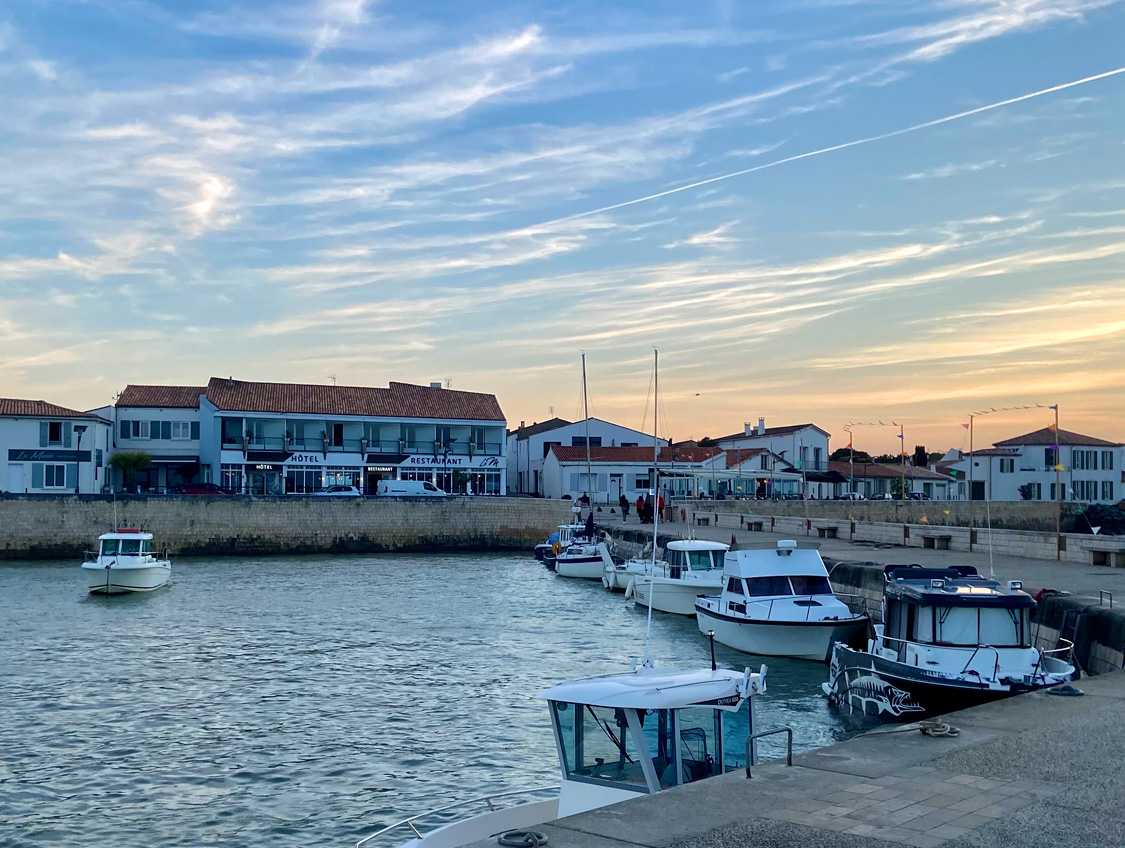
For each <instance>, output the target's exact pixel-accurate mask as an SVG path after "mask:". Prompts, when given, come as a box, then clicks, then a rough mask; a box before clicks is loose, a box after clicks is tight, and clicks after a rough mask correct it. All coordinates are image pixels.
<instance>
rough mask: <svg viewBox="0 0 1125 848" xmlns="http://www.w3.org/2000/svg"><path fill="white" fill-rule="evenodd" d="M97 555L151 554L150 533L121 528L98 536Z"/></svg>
mask: <svg viewBox="0 0 1125 848" xmlns="http://www.w3.org/2000/svg"><path fill="white" fill-rule="evenodd" d="M98 543H99V548H98V556H99V557H118V556H152V534H151V533H142V532H141V531H140V530H127V529H121V530H118V531H117V532H115V533H103V534H102V535H101V536H98Z"/></svg>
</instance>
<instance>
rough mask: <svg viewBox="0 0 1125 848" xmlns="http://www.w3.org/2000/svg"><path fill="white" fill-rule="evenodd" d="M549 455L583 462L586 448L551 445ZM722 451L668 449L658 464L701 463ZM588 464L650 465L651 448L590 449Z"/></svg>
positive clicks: (564, 460) (712, 449)
mask: <svg viewBox="0 0 1125 848" xmlns="http://www.w3.org/2000/svg"><path fill="white" fill-rule="evenodd" d="M551 453H553V454H554V455H555V459H557V460H558V461H559V462H564V463H565V462H585V461H586V448H585V447H584V446H583V445H552V446H551ZM720 453H722V451H721V450H720V449H719V448H669V447H662V448H661V449H660V458H659V462H660V464H661V465H671V464H672V463H673V462H682V463H685V464H690V463H696V462H703V461H704V460H705V459H709V458H710V457H712V456H715V455H716V454H720ZM590 462H606V463H626V464H627V463H648V464H649V465H651V464H652V447H651V446H649V447H646V446H644V445H641V446H639V447H635V448H634V447H630V448H620V447H591V448H590Z"/></svg>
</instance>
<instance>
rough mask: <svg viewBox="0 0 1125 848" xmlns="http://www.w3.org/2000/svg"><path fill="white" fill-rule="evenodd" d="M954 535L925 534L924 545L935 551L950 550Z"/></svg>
mask: <svg viewBox="0 0 1125 848" xmlns="http://www.w3.org/2000/svg"><path fill="white" fill-rule="evenodd" d="M952 538H953V537H952V536H923V537H922V547H923V548H930V549H931V550H935V551H948V550H949V542H950V540H951V539H952Z"/></svg>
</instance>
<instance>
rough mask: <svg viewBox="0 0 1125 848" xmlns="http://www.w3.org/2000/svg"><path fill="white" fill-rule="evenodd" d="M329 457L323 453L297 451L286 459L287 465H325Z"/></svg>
mask: <svg viewBox="0 0 1125 848" xmlns="http://www.w3.org/2000/svg"><path fill="white" fill-rule="evenodd" d="M325 462H327V458H326V457H325V456H324V454H322V453H295V454H293V455H292V456H290V457H289V459H287V460H285V463H286V464H287V465H324V464H325Z"/></svg>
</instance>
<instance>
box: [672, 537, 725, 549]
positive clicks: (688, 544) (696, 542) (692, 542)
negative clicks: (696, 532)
mask: <svg viewBox="0 0 1125 848" xmlns="http://www.w3.org/2000/svg"><path fill="white" fill-rule="evenodd" d="M666 547H667V549H668V550H670V551H727V550H730V545H728V544H726V543H725V542H709V541H707V540H706V539H677V540H676V541H674V542H669V543H668V544H667V546H666Z"/></svg>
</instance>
